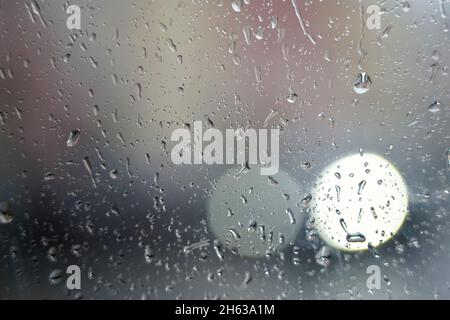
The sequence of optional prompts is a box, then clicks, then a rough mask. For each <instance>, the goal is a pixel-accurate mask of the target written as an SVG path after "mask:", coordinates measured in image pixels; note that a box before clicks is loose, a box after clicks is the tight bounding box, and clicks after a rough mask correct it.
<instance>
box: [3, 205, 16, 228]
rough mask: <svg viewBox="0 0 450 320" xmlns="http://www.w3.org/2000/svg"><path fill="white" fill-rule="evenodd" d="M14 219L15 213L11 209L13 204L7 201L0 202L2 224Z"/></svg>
mask: <svg viewBox="0 0 450 320" xmlns="http://www.w3.org/2000/svg"><path fill="white" fill-rule="evenodd" d="M13 219H14V213H13V211H12V210H11V204H10V203H9V202H6V201H2V202H0V224H8V223H11V221H13Z"/></svg>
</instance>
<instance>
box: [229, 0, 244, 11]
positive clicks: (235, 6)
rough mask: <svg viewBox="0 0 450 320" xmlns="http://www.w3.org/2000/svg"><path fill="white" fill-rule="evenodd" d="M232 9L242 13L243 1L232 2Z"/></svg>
mask: <svg viewBox="0 0 450 320" xmlns="http://www.w3.org/2000/svg"><path fill="white" fill-rule="evenodd" d="M231 7H232V8H233V10H234V11H235V12H241V10H242V0H232V1H231Z"/></svg>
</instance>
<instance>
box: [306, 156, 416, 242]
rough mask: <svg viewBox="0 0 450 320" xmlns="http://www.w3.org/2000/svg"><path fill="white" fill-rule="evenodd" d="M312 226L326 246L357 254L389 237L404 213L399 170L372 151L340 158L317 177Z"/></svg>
mask: <svg viewBox="0 0 450 320" xmlns="http://www.w3.org/2000/svg"><path fill="white" fill-rule="evenodd" d="M310 208H311V215H312V218H313V221H314V222H313V224H314V227H315V228H316V230H317V231H318V233H319V235H320V236H321V238H322V239H323V240H324V241H325V242H326V243H327V244H329V245H330V246H332V247H334V248H336V249H340V250H344V251H357V250H366V249H368V248H370V247H371V246H372V247H377V246H379V245H381V244H382V243H384V242H386V241H387V240H389V239H390V238H392V237H393V236H394V235H395V234H396V232H397V231H398V230H399V229H400V227H401V226H402V224H403V222H404V220H405V218H406V215H407V211H408V192H407V187H406V185H405V183H404V182H403V179H402V177H401V175H400V173H399V172H398V171H397V169H396V168H395V167H394V166H393V165H392V164H391V163H390V162H389V161H387V160H386V159H384V158H382V157H380V156H378V155H375V154H370V153H364V154H355V155H351V156H347V157H345V158H342V159H340V160H338V161H336V162H334V163H333V164H331V165H330V166H329V167H327V168H326V169H325V170H324V171H323V172H322V173H321V174H320V176H319V178H318V179H317V181H316V183H315V186H314V190H313V200H312V201H311V206H310Z"/></svg>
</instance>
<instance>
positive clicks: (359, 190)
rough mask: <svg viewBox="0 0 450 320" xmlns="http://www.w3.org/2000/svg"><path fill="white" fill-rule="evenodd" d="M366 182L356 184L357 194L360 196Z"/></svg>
mask: <svg viewBox="0 0 450 320" xmlns="http://www.w3.org/2000/svg"><path fill="white" fill-rule="evenodd" d="M366 183H367V182H366V180H362V181H361V182H360V183H359V184H358V194H359V195H360V194H361V193H362V192H363V190H364V187H365V186H366Z"/></svg>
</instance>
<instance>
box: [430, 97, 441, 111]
mask: <svg viewBox="0 0 450 320" xmlns="http://www.w3.org/2000/svg"><path fill="white" fill-rule="evenodd" d="M428 111H430V112H431V113H437V112H439V111H441V102H440V101H439V100H435V101H433V103H432V104H430V105H429V106H428Z"/></svg>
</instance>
